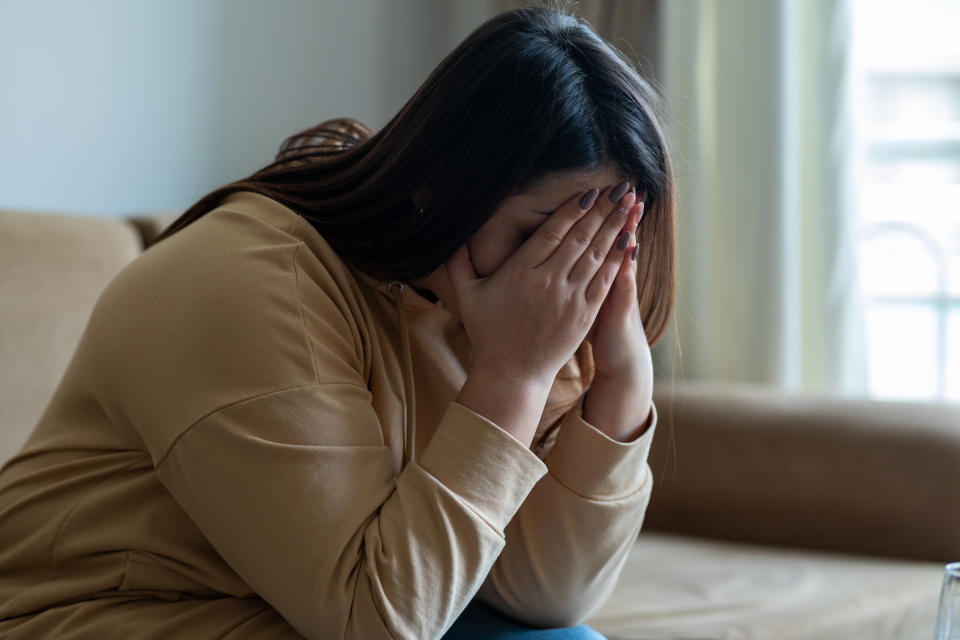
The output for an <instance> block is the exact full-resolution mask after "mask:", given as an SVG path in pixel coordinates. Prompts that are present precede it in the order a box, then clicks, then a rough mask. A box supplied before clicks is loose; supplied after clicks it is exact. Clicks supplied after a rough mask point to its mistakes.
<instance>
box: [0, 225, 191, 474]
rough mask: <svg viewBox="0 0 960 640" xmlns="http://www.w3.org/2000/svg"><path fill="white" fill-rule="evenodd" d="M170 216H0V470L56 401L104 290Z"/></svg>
mask: <svg viewBox="0 0 960 640" xmlns="http://www.w3.org/2000/svg"><path fill="white" fill-rule="evenodd" d="M168 218H170V219H172V218H171V217H170V216H169V215H158V217H156V218H151V217H150V216H142V217H139V218H137V219H136V220H133V219H105V218H93V217H80V216H68V215H60V214H56V213H45V212H36V211H30V212H28V211H11V210H0V465H2V464H3V463H4V462H5V461H6V460H8V459H9V458H10V457H11V456H12V455H13V454H14V453H16V452H17V450H19V448H20V446H21V445H22V444H23V442H24V440H26V437H27V435H28V434H29V433H30V431H31V430H32V429H33V427H34V425H35V423H36V421H37V419H38V418H39V417H40V415H41V414H42V413H43V410H44V409H45V408H46V406H47V403H48V402H49V400H50V398H51V397H52V396H53V392H54V391H55V390H56V387H57V385H58V384H59V383H60V379H61V377H62V376H63V374H64V372H65V371H66V368H67V364H68V363H69V361H70V358H71V357H72V355H73V351H74V349H75V348H76V346H77V343H78V342H79V340H80V335H81V333H82V332H83V329H84V328H85V327H86V324H87V320H88V318H89V315H90V312H91V311H92V310H93V305H94V303H95V302H96V300H97V298H98V297H99V295H100V293H101V291H103V289H104V287H106V285H107V283H109V282H110V280H111V279H112V278H113V277H114V276H115V275H116V274H117V273H118V272H119V271H120V270H121V269H122V268H123V267H124V266H125V265H126V264H127V263H129V262H130V261H131V260H133V259H134V258H135V257H136V256H137V255H138V254H139V253H140V252H141V251H142V248H143V246H144V234H150V233H154V232H155V230H156V228H157V227H158V226H159V225H160V224H162V221H163V220H166V219H168ZM154 235H155V233H154Z"/></svg>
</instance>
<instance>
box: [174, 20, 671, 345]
mask: <svg viewBox="0 0 960 640" xmlns="http://www.w3.org/2000/svg"><path fill="white" fill-rule="evenodd" d="M661 113H662V112H661V109H660V101H659V96H658V94H657V92H656V91H655V90H654V89H653V87H652V86H651V84H650V83H649V82H648V81H647V80H645V79H644V78H643V77H642V76H641V74H640V73H639V72H638V71H637V69H636V66H635V64H634V63H633V62H632V61H631V60H630V59H629V58H628V57H626V56H625V55H624V54H623V53H621V52H620V51H619V50H617V49H615V48H614V47H612V46H610V45H609V44H607V43H606V42H604V41H603V40H602V39H601V38H600V37H599V36H598V35H597V34H596V33H595V32H594V30H593V29H592V28H591V26H590V25H589V24H588V23H586V22H585V21H583V20H581V19H578V18H577V17H575V16H573V15H570V14H568V13H566V12H565V11H564V10H561V9H558V8H551V7H545V6H535V7H524V8H520V9H514V10H511V11H506V12H504V13H501V14H499V15H497V16H494V17H493V18H491V19H490V20H488V21H486V22H485V23H483V24H482V25H480V26H479V27H477V28H476V29H475V30H474V31H473V32H472V33H471V34H470V35H469V36H467V38H466V39H465V40H464V41H463V42H462V43H461V44H460V45H459V46H458V47H457V48H456V49H454V50H453V51H452V52H451V53H450V54H449V55H447V57H446V58H444V59H443V61H442V62H441V63H440V64H439V65H438V66H437V68H436V69H434V70H433V72H432V73H431V74H430V76H429V77H428V78H427V80H426V81H425V82H424V83H423V85H421V86H420V88H419V89H418V90H417V92H416V93H415V94H414V95H413V97H412V98H410V100H408V101H407V103H406V104H405V105H404V106H403V108H402V109H401V110H400V112H399V113H397V115H396V116H394V117H393V119H391V120H390V121H389V122H388V123H387V124H386V126H384V127H383V129H381V130H380V131H378V132H377V133H375V134H374V133H373V132H372V131H371V130H370V129H368V128H367V127H365V126H364V125H362V124H360V123H358V122H356V121H354V120H350V119H339V120H334V121H328V122H325V123H323V124H322V125H319V126H317V127H313V128H311V129H307V130H306V131H302V132H300V133H298V134H296V135H294V136H291V137H290V138H288V139H287V141H286V142H285V143H284V144H283V145H282V146H281V149H280V153H279V154H278V156H277V159H276V160H275V161H274V162H273V163H271V164H269V165H267V166H266V167H264V168H262V169H260V170H259V171H257V172H256V173H254V174H253V175H251V176H249V177H248V178H245V179H243V180H239V181H237V182H233V183H231V184H228V185H225V186H223V187H221V188H219V189H217V190H215V191H213V192H212V193H210V194H208V195H206V196H205V197H203V198H202V199H201V200H200V201H198V202H197V203H196V204H194V205H193V206H192V207H190V208H189V209H188V210H187V211H186V212H185V213H184V214H183V215H182V216H180V217H179V218H178V219H177V220H175V221H174V222H173V223H172V224H171V225H170V226H169V227H168V228H167V229H166V230H165V231H164V232H163V233H161V234H160V236H159V237H158V239H157V242H159V241H162V240H163V239H164V238H167V237H169V236H170V235H171V234H173V233H175V232H176V231H178V230H180V229H182V228H184V227H186V226H187V225H188V224H190V223H191V222H193V221H194V220H196V219H197V218H199V217H200V216H202V215H203V214H204V213H206V212H208V211H210V210H211V209H213V208H214V207H215V206H216V205H217V204H218V203H219V202H220V201H221V200H222V199H223V198H224V197H225V196H226V195H228V194H229V193H232V192H235V191H255V192H257V193H261V194H263V195H266V196H268V197H270V198H273V199H275V200H277V201H279V202H280V203H282V204H284V205H286V206H287V207H289V208H290V209H292V210H294V211H296V212H297V213H299V214H300V215H302V216H303V217H304V218H305V219H306V220H308V221H309V222H310V224H311V225H313V227H314V228H316V230H317V231H318V232H319V233H320V234H321V235H322V236H323V237H324V239H325V240H326V241H327V242H328V243H329V244H330V246H331V247H332V248H333V249H334V250H335V251H336V252H337V254H338V255H339V256H340V257H341V259H343V260H344V261H345V262H348V263H349V264H351V265H353V266H355V267H357V268H358V269H360V270H361V271H363V272H365V273H367V274H369V275H371V276H373V277H376V278H379V279H384V280H401V281H407V280H411V279H415V278H419V277H422V276H425V275H427V274H429V273H431V272H433V271H434V270H435V269H436V268H437V267H439V266H440V265H441V264H442V263H443V262H444V261H445V260H446V259H447V258H449V257H450V255H452V254H453V252H454V251H455V250H456V249H457V248H458V247H459V246H460V245H461V244H463V243H464V242H466V241H467V239H468V238H470V237H471V236H472V235H473V234H474V232H476V231H477V229H479V228H480V227H481V226H482V225H483V224H484V223H485V222H486V221H487V219H489V218H490V216H491V215H492V214H493V212H494V211H495V210H496V208H497V207H498V205H499V204H500V203H501V202H502V201H503V200H504V199H505V198H506V197H508V196H510V195H514V194H516V193H519V192H522V191H524V190H526V189H527V188H529V187H530V186H531V185H532V184H533V183H534V182H536V181H537V180H538V179H540V178H543V177H544V176H546V175H547V174H550V173H552V172H565V171H574V170H584V169H595V168H601V167H604V166H608V165H609V166H613V167H615V168H616V169H617V170H618V172H619V174H620V175H621V176H622V177H623V178H626V179H629V180H630V181H631V183H632V184H635V185H636V186H637V193H638V194H639V193H641V192H643V191H646V192H647V199H646V204H645V213H644V217H643V221H642V223H641V225H640V230H639V233H638V242H639V244H640V249H639V252H638V255H637V268H638V283H639V303H640V311H641V314H642V318H643V322H644V327H645V329H646V333H647V337H648V340H649V341H650V343H651V344H652V343H654V342H656V341H657V340H659V339H660V337H661V336H662V335H663V333H664V332H665V331H666V329H667V326H668V324H669V319H670V315H671V313H672V311H673V306H674V299H675V291H676V281H677V275H676V270H677V266H676V263H677V257H676V229H675V226H676V225H675V213H674V195H673V176H672V169H671V166H670V160H669V155H668V146H667V139H666V136H665V134H664V129H663V125H662V120H661V117H662V116H661ZM597 186H598V187H601V188H602V186H603V185H597ZM418 194H424V197H427V199H426V200H425V201H423V200H420V199H419V195H418ZM421 207H422V209H423V213H422V214H420V211H419V209H420V208H421Z"/></svg>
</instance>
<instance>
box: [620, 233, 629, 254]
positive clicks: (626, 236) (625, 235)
mask: <svg viewBox="0 0 960 640" xmlns="http://www.w3.org/2000/svg"><path fill="white" fill-rule="evenodd" d="M629 241H630V232H629V231H624V232H623V233H621V234H620V238H619V239H618V240H617V249H619V250H620V251H623V250H624V249H626V248H627V243H628V242H629Z"/></svg>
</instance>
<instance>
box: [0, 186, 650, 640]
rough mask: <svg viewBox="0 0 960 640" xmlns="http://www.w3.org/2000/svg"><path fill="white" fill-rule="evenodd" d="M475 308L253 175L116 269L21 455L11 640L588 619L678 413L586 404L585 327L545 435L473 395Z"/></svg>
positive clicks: (634, 522)
mask: <svg viewBox="0 0 960 640" xmlns="http://www.w3.org/2000/svg"><path fill="white" fill-rule="evenodd" d="M469 363H470V350H469V343H468V341H467V338H466V334H465V332H464V330H463V325H462V324H461V323H460V322H458V321H457V319H456V318H455V317H454V316H453V314H452V313H451V312H450V311H449V310H447V309H445V308H444V307H443V306H442V304H440V303H439V302H436V303H433V302H430V301H428V300H426V299H425V298H424V297H422V296H421V295H419V294H418V293H417V292H416V291H414V290H413V289H412V288H410V287H401V286H399V283H393V285H392V286H391V285H390V284H388V283H384V282H378V281H375V280H373V279H372V278H370V277H369V276H366V275H364V274H361V273H360V272H358V271H357V270H355V269H354V268H352V267H349V266H348V265H346V264H345V263H344V262H343V261H342V260H340V259H339V257H338V256H337V254H336V253H334V251H333V250H332V249H331V248H330V246H329V245H328V244H327V243H326V242H325V240H324V239H323V237H321V235H320V234H318V233H317V231H316V230H315V229H314V228H313V227H312V226H310V224H309V223H308V222H307V221H306V220H304V219H303V218H302V217H300V216H299V215H297V214H296V213H294V212H293V211H291V210H290V209H288V208H286V207H284V206H282V205H280V204H279V203H277V202H275V201H273V200H271V199H269V198H266V197H264V196H260V195H257V194H253V193H249V192H246V193H238V194H233V195H231V196H229V197H228V198H227V199H225V200H224V201H223V203H222V204H221V205H220V206H219V207H217V208H216V209H215V210H214V211H212V212H210V213H208V214H207V215H206V216H204V217H202V218H201V219H199V220H198V221H196V222H194V223H193V224H191V225H190V226H189V227H187V228H186V229H184V230H182V231H180V232H178V233H176V234H174V235H173V236H171V237H170V238H169V239H167V240H165V241H163V242H161V243H159V244H157V245H155V246H154V247H152V248H150V249H149V250H147V251H146V252H144V253H143V254H142V255H141V256H139V257H138V258H137V259H136V260H134V261H133V262H132V263H131V264H130V265H128V266H127V267H126V268H125V269H124V270H123V271H122V272H121V273H120V274H119V275H118V276H117V277H116V278H115V279H114V280H113V281H112V282H111V283H110V284H109V286H108V287H107V288H106V290H105V291H104V292H103V294H102V295H101V297H100V299H99V300H98V302H97V305H96V307H95V309H94V311H93V313H92V315H91V318H90V321H89V323H88V326H87V327H86V330H85V332H84V334H83V337H82V339H81V341H80V344H79V345H78V347H77V350H76V353H75V355H74V357H73V359H72V360H71V362H70V365H69V367H68V369H67V371H66V373H65V375H64V377H63V380H62V382H61V384H60V386H59V388H58V390H57V392H56V393H55V395H54V397H53V399H52V400H51V402H50V404H49V406H48V407H47V409H46V411H45V413H44V414H43V416H42V418H41V419H40V421H39V423H38V424H37V426H36V428H35V430H34V431H33V433H32V434H31V436H30V438H29V439H28V441H27V442H26V444H25V445H24V447H23V449H22V450H21V451H20V452H19V454H18V455H17V456H16V457H14V458H13V459H11V460H10V461H9V462H8V463H7V464H6V465H5V466H4V467H3V469H2V470H0V638H47V637H57V638H90V637H98V638H106V637H117V638H181V637H189V638H220V637H224V636H227V635H228V634H230V635H229V637H231V638H245V637H250V638H294V637H299V635H302V636H305V637H307V638H362V639H364V640H371V639H377V638H394V639H400V638H410V639H416V640H425V639H429V638H439V637H440V636H442V635H443V633H444V632H445V631H446V630H447V629H448V628H449V627H450V625H451V624H452V623H453V622H454V620H455V619H456V618H457V617H458V616H459V614H460V613H461V612H462V610H463V609H464V607H466V605H467V604H468V602H469V601H470V600H471V599H472V598H473V597H474V596H479V597H480V598H482V599H483V600H485V601H487V602H488V603H490V604H491V605H492V606H494V607H495V608H497V609H499V610H500V611H502V612H504V613H505V614H507V615H509V616H513V617H515V618H517V619H518V620H521V621H524V622H526V623H528V624H531V625H543V626H560V625H571V624H577V623H579V622H582V621H583V620H584V619H586V618H587V617H588V616H589V615H590V614H591V613H592V612H593V611H595V610H596V608H597V607H599V606H600V605H601V604H602V603H603V601H604V600H605V598H606V597H607V596H608V595H609V593H610V591H611V589H612V588H613V586H614V584H615V583H616V581H617V578H618V576H619V572H620V569H621V567H622V566H623V563H624V561H625V560H626V557H627V553H628V551H629V550H630V548H631V545H632V542H633V540H634V538H635V537H636V535H637V533H638V531H639V529H640V526H641V522H642V520H643V516H644V512H645V510H646V507H647V503H648V501H649V498H650V491H651V474H650V470H649V466H648V465H647V453H648V451H649V448H650V443H651V440H652V438H653V434H654V431H655V427H656V412H654V415H653V425H651V427H650V428H649V429H648V430H647V431H646V432H645V433H644V434H643V435H642V436H641V437H640V438H638V439H637V440H635V441H633V442H629V443H622V442H617V441H615V440H612V439H610V438H609V437H607V436H606V435H605V434H603V433H601V432H600V431H598V430H597V429H596V428H594V427H593V426H591V425H590V424H588V423H586V422H585V421H584V420H583V417H582V399H583V392H584V389H585V386H584V385H585V382H589V379H590V378H591V377H592V360H591V358H590V355H589V345H588V344H585V345H584V346H583V347H582V348H581V349H580V350H579V351H578V352H577V354H576V356H575V357H574V358H572V359H571V361H570V362H568V363H567V365H566V366H565V367H564V369H563V370H562V371H561V372H560V375H558V377H557V379H556V381H555V383H554V386H553V388H552V390H551V393H550V397H549V400H548V402H547V405H546V407H545V410H544V413H543V417H542V420H541V422H540V426H539V429H538V431H537V436H536V438H535V440H534V444H533V445H532V447H531V448H527V447H525V446H524V445H523V444H522V443H521V442H520V441H518V440H517V439H515V438H514V437H513V436H511V435H510V434H508V433H507V432H506V431H504V430H503V429H501V428H500V427H499V426H497V425H496V424H494V423H493V422H491V421H489V420H487V419H486V418H484V417H483V416H482V415H479V414H477V413H475V412H474V411H472V410H470V409H468V408H466V407H464V406H463V405H460V404H458V403H457V402H455V401H454V399H455V398H456V396H457V394H458V393H459V389H460V387H461V385H462V384H463V382H464V380H465V379H466V376H467V371H468V370H469Z"/></svg>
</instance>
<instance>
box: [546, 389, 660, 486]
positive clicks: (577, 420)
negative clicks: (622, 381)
mask: <svg viewBox="0 0 960 640" xmlns="http://www.w3.org/2000/svg"><path fill="white" fill-rule="evenodd" d="M585 397H586V393H583V394H581V395H580V399H579V400H578V401H577V404H575V405H574V406H573V407H571V408H570V410H569V411H567V413H566V414H565V415H564V416H563V420H562V422H561V426H560V429H559V431H558V433H557V441H556V442H555V443H554V445H553V449H552V450H551V451H550V453H549V454H548V455H547V457H546V460H545V462H546V463H547V468H548V469H549V470H550V473H551V474H553V475H554V476H555V477H556V478H557V479H558V480H559V481H560V482H562V483H563V484H564V485H565V486H566V487H567V488H568V489H570V490H571V491H574V492H576V493H578V494H580V495H582V496H584V497H586V498H590V499H593V500H616V499H618V498H622V497H625V496H628V495H630V494H632V493H634V492H636V491H637V490H639V489H640V487H641V486H642V485H643V483H644V481H645V480H646V479H645V477H644V476H645V474H646V473H647V464H646V462H647V456H648V455H649V453H650V445H651V443H652V442H653V433H654V431H655V430H656V426H657V409H656V407H655V406H654V405H653V404H651V405H650V412H651V417H650V426H649V427H647V430H646V431H645V432H644V433H643V435H642V436H640V437H639V438H637V439H636V440H633V441H632V442H620V441H618V440H614V439H613V438H611V437H610V436H608V435H607V434H605V433H603V432H602V431H600V430H599V429H597V428H596V427H594V426H593V425H592V424H590V423H589V422H587V421H585V420H584V419H583V401H584V398H585Z"/></svg>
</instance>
